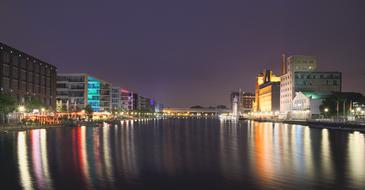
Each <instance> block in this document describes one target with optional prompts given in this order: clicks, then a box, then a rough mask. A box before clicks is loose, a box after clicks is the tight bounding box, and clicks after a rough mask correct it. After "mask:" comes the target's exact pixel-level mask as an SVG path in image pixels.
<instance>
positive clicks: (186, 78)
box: [0, 0, 365, 107]
mask: <svg viewBox="0 0 365 190" xmlns="http://www.w3.org/2000/svg"><path fill="white" fill-rule="evenodd" d="M364 9H365V2H364V1H362V0H342V1H339V0H331V1H325V0H323V1H321V0H313V1H311V0H305V1H304V0H303V1H300V3H299V1H295V0H286V1H284V0H275V1H274V0H267V1H260V0H255V1H253V0H252V1H243V0H242V1H227V0H222V1H214V0H206V1H199V0H183V1H174V0H166V1H160V0H146V1H138V0H133V1H121V0H118V1H100V0H98V1H94V0H84V1H81V0H61V1H49V0H42V1H41V0H39V1H29V0H27V1H25V0H24V1H16V0H1V1H0V18H1V22H0V24H1V26H0V41H1V42H3V43H6V44H8V45H10V46H12V47H15V48H17V49H20V50H23V51H25V52H27V53H29V54H31V55H33V56H35V57H38V58H40V59H42V60H44V61H47V62H49V63H50V64H53V65H56V66H57V67H58V71H59V72H85V73H90V74H92V75H95V76H96V77H98V78H101V79H105V80H107V81H110V82H112V83H113V84H115V85H119V86H123V87H126V88H128V89H130V90H133V91H136V92H139V93H140V94H141V95H144V96H147V97H153V98H155V99H157V100H160V101H161V102H163V103H165V105H166V106H172V107H186V106H191V105H196V104H200V105H203V106H209V105H217V104H225V105H227V106H228V105H229V94H230V91H231V90H233V89H235V88H239V87H240V88H242V89H243V90H245V91H253V90H254V85H255V82H254V81H255V76H256V74H257V73H258V72H260V71H261V70H263V69H265V68H272V69H273V70H274V71H275V72H276V73H278V72H279V70H280V65H279V64H280V58H281V54H282V53H284V52H285V53H286V54H289V55H293V54H303V55H314V56H317V58H318V66H319V69H320V70H324V71H341V72H342V73H343V90H344V91H358V92H362V93H365V84H364V81H365V11H364Z"/></svg>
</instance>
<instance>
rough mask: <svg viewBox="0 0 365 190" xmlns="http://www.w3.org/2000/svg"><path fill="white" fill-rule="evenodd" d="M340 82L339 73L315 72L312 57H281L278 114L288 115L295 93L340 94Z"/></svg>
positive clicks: (315, 64) (315, 63) (315, 65)
mask: <svg viewBox="0 0 365 190" xmlns="http://www.w3.org/2000/svg"><path fill="white" fill-rule="evenodd" d="M341 81H342V76H341V73H340V72H319V71H317V60H316V58H315V57H314V56H290V57H288V58H285V56H283V60H282V76H281V84H280V112H281V113H283V114H288V113H290V112H291V111H292V110H293V99H294V97H295V95H296V93H297V92H320V93H326V92H340V91H341V85H342V82H341Z"/></svg>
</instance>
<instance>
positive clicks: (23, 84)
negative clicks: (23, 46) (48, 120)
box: [0, 43, 57, 109]
mask: <svg viewBox="0 0 365 190" xmlns="http://www.w3.org/2000/svg"><path fill="white" fill-rule="evenodd" d="M56 76H57V68H56V67H55V66H53V65H51V64H48V63H46V62H44V61H41V60H39V59H37V58H35V57H33V56H30V55H28V54H26V53H24V52H22V51H20V50H17V49H14V48H12V47H10V46H8V45H5V44H3V43H0V93H4V94H8V95H11V96H13V97H15V98H16V100H17V103H18V104H25V103H26V102H27V101H30V100H32V99H36V100H39V101H41V102H42V103H43V104H44V105H45V106H47V107H49V108H53V109H55V107H56Z"/></svg>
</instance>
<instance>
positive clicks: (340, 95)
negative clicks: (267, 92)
mask: <svg viewBox="0 0 365 190" xmlns="http://www.w3.org/2000/svg"><path fill="white" fill-rule="evenodd" d="M364 100H365V99H364V96H363V95H362V94H360V93H357V92H335V93H333V94H332V95H330V96H328V97H327V98H326V99H324V100H323V102H322V104H321V105H320V107H319V109H320V111H321V113H322V114H325V115H329V116H333V115H337V102H338V113H339V115H341V114H342V113H343V111H345V113H349V112H350V107H351V106H350V103H351V102H359V103H365V101H364ZM344 102H345V110H343V104H344ZM325 109H327V111H328V113H326V112H325Z"/></svg>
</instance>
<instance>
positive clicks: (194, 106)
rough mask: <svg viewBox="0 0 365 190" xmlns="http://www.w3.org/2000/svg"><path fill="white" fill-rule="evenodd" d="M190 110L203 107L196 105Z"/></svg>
mask: <svg viewBox="0 0 365 190" xmlns="http://www.w3.org/2000/svg"><path fill="white" fill-rule="evenodd" d="M190 108H192V109H202V108H204V107H202V106H200V105H196V106H191V107H190Z"/></svg>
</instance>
